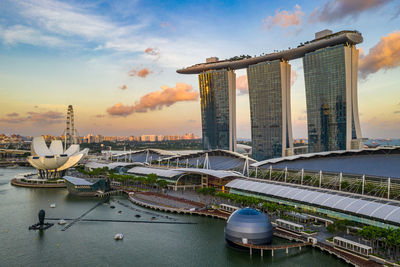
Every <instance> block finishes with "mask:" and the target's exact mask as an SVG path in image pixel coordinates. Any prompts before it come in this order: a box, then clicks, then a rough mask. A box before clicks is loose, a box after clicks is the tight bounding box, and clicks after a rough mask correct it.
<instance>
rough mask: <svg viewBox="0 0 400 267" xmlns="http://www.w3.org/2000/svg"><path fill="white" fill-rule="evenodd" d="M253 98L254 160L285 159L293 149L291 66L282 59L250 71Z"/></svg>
mask: <svg viewBox="0 0 400 267" xmlns="http://www.w3.org/2000/svg"><path fill="white" fill-rule="evenodd" d="M247 77H248V82H249V98H250V116H251V138H252V157H253V158H254V159H255V160H264V159H269V158H276V157H282V156H284V155H285V154H284V152H285V149H286V148H288V147H292V143H293V141H292V133H291V119H290V65H289V64H288V63H287V62H281V61H280V60H276V61H270V62H263V63H259V64H256V65H251V66H249V67H248V68H247Z"/></svg>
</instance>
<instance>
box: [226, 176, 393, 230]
mask: <svg viewBox="0 0 400 267" xmlns="http://www.w3.org/2000/svg"><path fill="white" fill-rule="evenodd" d="M226 187H229V188H232V189H237V190H244V191H248V192H253V193H257V194H263V195H268V196H272V197H277V198H282V199H288V200H291V201H295V202H299V203H305V204H307V205H316V206H320V207H322V208H328V209H331V210H337V211H339V212H343V213H352V214H356V215H360V216H364V217H370V218H372V219H379V220H381V221H385V222H389V223H395V224H397V225H400V202H396V201H389V200H384V199H374V198H369V197H364V196H357V195H354V194H344V193H333V192H330V191H323V190H317V189H316V190H312V189H305V188H301V187H296V186H285V185H280V184H273V183H265V182H257V181H252V180H244V179H235V180H233V181H231V182H229V183H228V184H226Z"/></svg>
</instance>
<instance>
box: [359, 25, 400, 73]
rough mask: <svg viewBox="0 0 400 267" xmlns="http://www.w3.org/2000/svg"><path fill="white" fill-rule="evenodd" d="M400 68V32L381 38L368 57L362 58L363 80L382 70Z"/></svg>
mask: <svg viewBox="0 0 400 267" xmlns="http://www.w3.org/2000/svg"><path fill="white" fill-rule="evenodd" d="M398 66H400V31H394V32H392V33H390V34H389V35H387V36H384V37H382V38H381V40H380V41H379V43H377V44H376V45H375V46H373V47H372V48H371V49H370V50H369V53H368V55H365V56H360V59H359V71H360V76H361V78H364V79H365V78H366V77H367V76H368V75H369V74H372V73H375V72H377V71H378V70H380V69H384V70H388V69H392V68H395V67H398Z"/></svg>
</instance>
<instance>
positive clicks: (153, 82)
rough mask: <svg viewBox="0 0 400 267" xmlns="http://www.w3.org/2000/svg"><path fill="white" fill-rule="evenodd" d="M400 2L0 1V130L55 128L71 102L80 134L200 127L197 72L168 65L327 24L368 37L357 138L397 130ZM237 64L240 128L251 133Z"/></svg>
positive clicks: (296, 115) (302, 130)
mask: <svg viewBox="0 0 400 267" xmlns="http://www.w3.org/2000/svg"><path fill="white" fill-rule="evenodd" d="M399 25H400V3H399V2H398V1H394V0H393V1H390V0H351V1H349V0H321V1H318V0H316V1H304V2H301V1H236V2H235V1H204V0H203V1H188V2H187V3H185V2H184V1H133V0H127V1H123V0H121V1H111V0H110V1H102V0H90V1H89V0H69V1H51V0H20V1H16V0H10V1H8V0H1V1H0V132H1V133H20V134H23V135H39V134H53V135H60V134H62V132H63V129H64V117H65V114H66V111H67V106H68V105H69V104H72V105H73V106H74V110H75V114H76V126H77V129H78V132H79V134H80V135H86V134H89V133H93V134H103V135H140V134H149V133H155V134H183V133H185V132H194V133H196V134H198V135H200V133H201V120H200V102H199V97H198V80H197V76H196V75H182V74H177V73H176V69H178V68H182V67H184V66H189V65H193V64H195V63H200V62H204V61H205V59H206V58H207V57H210V56H217V57H219V58H220V59H225V58H230V57H233V56H235V55H242V54H249V55H252V56H253V55H259V54H261V53H270V52H273V51H274V50H281V49H287V48H288V47H296V46H297V45H298V44H299V43H300V42H305V41H309V40H312V39H314V33H315V32H317V31H320V30H323V29H331V30H333V31H334V32H336V31H340V30H345V29H347V30H354V29H356V30H358V31H360V32H361V33H362V35H363V37H364V42H363V43H361V44H360V45H358V47H359V48H360V50H361V53H360V54H361V56H360V62H359V64H360V73H359V77H360V79H359V84H358V85H359V109H360V116H361V117H360V119H361V127H362V132H363V136H364V137H391V138H393V137H397V138H398V137H400V67H399V66H400V27H399ZM290 63H291V64H292V70H293V73H292V121H293V131H294V137H295V138H302V137H306V136H307V129H306V119H307V118H306V113H305V92H304V76H303V70H302V62H301V60H299V59H298V60H293V61H291V62H290ZM236 73H237V131H238V137H244V138H248V137H250V112H249V98H248V94H247V78H246V76H245V75H246V72H245V71H244V70H239V71H237V72H236Z"/></svg>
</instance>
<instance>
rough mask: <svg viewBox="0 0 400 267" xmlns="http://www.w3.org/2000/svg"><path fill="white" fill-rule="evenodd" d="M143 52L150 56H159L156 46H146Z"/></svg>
mask: <svg viewBox="0 0 400 267" xmlns="http://www.w3.org/2000/svg"><path fill="white" fill-rule="evenodd" d="M144 52H145V53H146V54H148V55H152V56H159V55H160V51H158V49H157V48H151V47H148V48H146V49H145V50H144Z"/></svg>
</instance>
